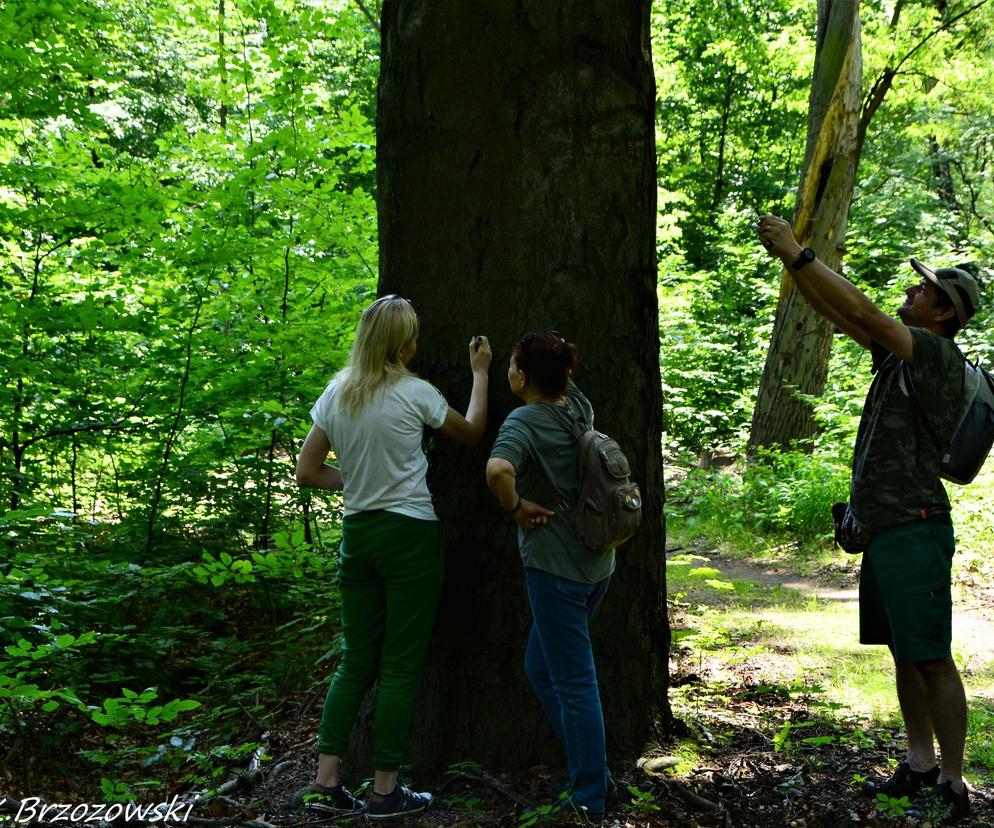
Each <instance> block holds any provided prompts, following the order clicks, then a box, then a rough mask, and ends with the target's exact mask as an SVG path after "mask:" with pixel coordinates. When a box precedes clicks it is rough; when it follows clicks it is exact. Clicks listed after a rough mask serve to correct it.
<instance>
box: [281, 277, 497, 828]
mask: <svg viewBox="0 0 994 828" xmlns="http://www.w3.org/2000/svg"><path fill="white" fill-rule="evenodd" d="M417 346H418V318H417V314H416V313H415V312H414V309H413V308H412V307H411V305H410V303H409V302H407V301H406V300H405V299H402V298H400V297H399V296H393V295H391V296H384V297H382V298H380V299H377V300H376V301H375V302H373V304H372V305H370V306H369V307H368V308H366V310H365V311H364V312H363V314H362V319H361V320H360V322H359V327H358V329H357V330H356V336H355V341H354V343H353V345H352V350H351V352H350V354H349V360H348V364H347V365H346V366H345V368H344V369H342V370H341V371H340V372H339V373H338V374H336V375H335V377H334V379H332V381H331V383H330V384H329V385H328V387H327V388H326V389H325V391H324V393H323V394H322V395H321V397H320V399H319V400H318V401H317V402H316V403H315V404H314V407H313V408H312V409H311V419H312V420H313V421H314V425H313V426H312V427H311V430H310V433H309V434H308V435H307V438H306V439H305V440H304V445H303V448H302V449H301V450H300V458H299V460H298V462H297V483H298V485H300V486H311V487H314V488H319V489H343V490H344V500H345V518H344V521H343V526H342V543H341V547H340V550H339V555H340V559H339V569H338V576H339V586H340V589H341V600H342V633H343V637H344V645H343V652H342V660H341V662H340V663H339V665H338V669H337V670H336V671H335V675H334V678H333V679H332V682H331V687H330V688H329V689H328V696H327V698H326V700H325V704H324V712H323V714H322V717H321V726H320V729H319V732H318V741H317V746H318V772H317V779H316V781H315V784H314V785H311V786H310V787H309V788H306V789H305V790H303V791H300V792H299V793H298V796H297V797H296V798H297V799H298V800H300V799H302V798H303V797H305V796H306V797H307V801H308V802H309V803H310V805H311V806H312V807H316V808H319V809H321V810H324V811H327V812H330V813H335V814H358V813H362V812H363V811H365V812H366V813H367V815H368V816H369V818H370V819H387V818H390V817H395V816H401V815H404V814H412V813H416V812H418V811H422V810H424V809H425V808H427V807H428V806H429V805H430V804H431V801H432V796H431V794H428V793H415V792H412V791H409V790H407V788H404V787H401V786H399V785H398V784H397V772H398V768H399V767H400V764H401V762H402V760H403V756H404V753H405V751H406V748H407V740H408V732H409V729H410V722H411V714H412V711H413V706H414V694H415V686H416V684H417V681H418V678H419V677H420V675H421V670H422V667H423V664H424V658H425V654H426V652H427V649H428V641H429V638H430V636H431V628H432V624H433V621H434V617H435V608H436V606H437V604H438V599H439V596H440V595H441V590H442V566H443V561H442V542H441V532H440V530H439V526H438V518H437V517H436V515H435V510H434V508H433V507H432V500H431V494H430V493H429V491H428V486H427V484H426V482H425V475H426V473H427V471H428V463H427V460H426V458H425V455H424V452H423V451H422V447H421V444H422V437H423V431H424V427H425V426H430V427H431V428H434V429H438V430H439V431H441V432H442V434H445V435H446V436H448V437H450V438H451V439H453V440H455V441H457V442H460V443H465V444H469V445H471V444H474V443H476V442H478V441H479V439H480V437H481V436H482V434H483V429H484V427H485V425H486V418H487V370H488V368H489V366H490V361H491V353H490V344H489V343H488V341H487V339H486V338H485V337H473V339H472V340H470V345H469V362H470V366H471V368H472V371H473V390H472V392H471V394H470V400H469V407H468V408H467V410H466V414H465V416H464V415H462V414H460V413H459V412H457V411H455V410H454V409H452V408H451V407H450V406H449V405H448V403H446V401H445V399H444V398H443V397H442V395H441V394H440V393H439V392H438V390H436V389H435V388H434V387H433V386H432V385H430V384H429V383H427V382H425V381H424V380H422V379H419V378H418V377H416V376H415V375H414V374H412V373H411V372H410V370H408V366H409V365H410V363H411V360H412V359H414V354H415V353H416V351H417ZM331 451H334V453H335V458H336V460H337V464H338V465H337V467H336V466H332V465H329V464H328V463H327V462H326V460H327V458H328V454H329V453H330V452H331ZM376 680H378V681H379V684H378V687H377V692H376V713H375V718H374V721H373V766H374V768H375V775H374V779H373V790H372V792H371V794H370V795H369V800H368V803H366V804H363V803H362V802H360V801H358V800H357V799H356V798H355V797H353V796H352V794H351V793H350V792H349V791H348V790H346V789H345V788H344V787H342V785H341V783H340V781H339V770H340V768H341V764H342V754H343V753H344V752H345V749H346V747H347V745H348V740H349V735H350V734H351V731H352V726H353V724H354V721H355V717H356V713H357V712H358V709H359V704H360V703H361V701H362V699H363V697H364V696H365V694H366V691H367V690H368V689H369V688H370V686H371V685H372V684H373V682H374V681H376Z"/></svg>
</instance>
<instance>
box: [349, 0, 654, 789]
mask: <svg viewBox="0 0 994 828" xmlns="http://www.w3.org/2000/svg"><path fill="white" fill-rule="evenodd" d="M648 21H649V3H648V2H642V1H641V0H639V2H625V3H618V2H616V0H587V2H583V3H579V2H570V1H569V0H540V1H539V0H534V2H529V1H528V0H519V1H518V2H508V1H507V0H476V2H472V3H467V2H464V0H431V2H428V0H392V2H391V0H387V2H385V3H384V5H383V18H382V43H383V46H382V58H383V60H382V68H381V77H380V87H379V110H378V115H377V136H378V137H377V140H378V144H377V147H378V149H377V152H378V158H377V162H378V187H379V221H380V284H379V290H380V293H381V294H383V293H399V294H401V295H404V296H407V297H409V298H411V299H412V301H414V303H415V306H416V307H417V308H418V309H419V312H420V314H421V316H422V334H421V339H420V341H419V346H418V348H419V350H418V356H417V358H416V360H415V363H414V366H413V367H414V369H415V370H416V371H418V372H419V373H420V374H421V375H422V376H425V377H426V378H428V379H430V380H431V381H432V382H434V383H435V384H436V385H437V386H438V387H439V388H440V389H441V391H442V392H443V393H444V394H445V395H446V397H447V398H448V399H449V401H450V402H451V403H452V404H453V405H454V406H455V407H458V408H462V407H463V406H465V404H466V401H467V398H468V394H469V388H470V372H469V368H468V357H467V343H468V341H469V339H470V337H471V336H472V335H474V334H478V333H483V334H487V335H488V336H489V337H490V338H491V341H492V343H493V350H494V354H495V356H494V364H493V368H492V369H491V375H490V420H489V424H488V427H487V433H486V435H485V437H484V439H483V440H482V442H481V445H480V446H479V447H477V448H475V449H466V448H462V447H457V446H454V445H453V444H451V443H449V442H448V441H446V440H444V438H436V439H435V440H434V444H433V446H432V448H431V449H430V453H429V457H430V461H431V472H430V475H429V485H430V486H431V488H432V490H433V492H434V494H435V497H436V502H437V510H438V512H439V515H440V517H441V519H442V521H443V526H444V533H445V539H446V566H447V571H446V587H445V593H444V596H443V599H442V606H441V608H440V610H439V614H438V620H437V624H436V632H435V637H434V640H433V644H432V651H431V655H430V657H429V665H428V669H427V672H426V676H425V680H424V682H423V687H422V691H421V695H420V703H419V708H418V713H417V714H416V721H415V725H414V734H413V738H412V741H411V750H410V759H411V763H412V765H413V766H414V768H415V769H416V770H417V771H418V772H420V773H433V772H437V771H439V770H443V769H444V768H445V767H446V766H448V765H449V764H451V763H453V762H458V761H467V760H472V761H476V762H480V763H481V764H483V765H485V766H487V767H491V768H514V767H518V768H520V767H525V766H528V765H531V764H534V763H537V762H551V763H553V764H560V765H561V764H562V754H561V751H560V749H559V746H558V745H557V744H556V742H555V738H554V736H553V734H552V730H551V729H550V728H549V726H548V724H547V723H546V722H545V721H544V719H543V716H542V714H541V711H540V709H539V706H538V704H537V702H536V700H535V699H534V697H533V695H532V693H531V690H530V688H529V687H528V684H527V681H526V678H525V675H524V669H523V663H522V662H523V654H524V646H525V640H526V635H527V631H528V628H529V625H530V614H529V610H528V606H527V601H526V597H525V593H524V585H523V576H522V572H521V564H520V561H519V558H518V554H517V549H516V543H515V537H514V532H513V531H512V527H513V524H511V523H510V522H509V521H508V519H507V518H505V517H504V516H503V515H502V514H501V512H500V510H499V509H498V507H497V505H496V502H495V501H494V499H493V498H492V496H491V495H490V494H489V492H488V491H487V489H486V485H485V481H484V475H483V468H484V464H485V461H486V458H487V455H488V452H489V448H490V446H491V445H492V442H493V439H494V436H495V434H496V431H497V428H498V426H499V425H500V423H501V422H502V421H503V419H504V417H505V416H506V415H507V413H508V412H509V411H510V410H511V408H512V407H513V406H514V405H515V404H516V401H515V400H514V399H513V398H512V397H511V395H510V392H509V390H508V388H507V381H506V379H505V375H506V370H507V361H508V357H509V353H510V346H511V344H512V342H513V341H514V340H515V339H516V338H517V337H519V336H521V335H522V334H523V333H525V332H527V331H529V330H545V329H549V328H555V329H557V330H559V331H561V332H562V333H563V335H564V336H566V337H568V338H569V339H571V340H572V341H574V342H576V343H577V346H578V348H579V354H580V362H579V367H578V369H577V371H576V373H575V378H576V381H577V384H578V385H579V386H580V387H581V388H582V389H583V390H584V392H586V394H587V395H588V396H589V397H590V399H591V401H592V403H593V405H594V409H595V411H596V418H597V425H598V426H599V427H600V428H602V429H603V430H605V431H607V432H608V433H609V434H611V435H612V436H614V437H616V438H617V439H618V440H619V441H620V442H621V444H622V446H623V447H625V448H626V450H627V452H628V455H629V457H630V458H631V460H632V462H633V465H634V477H635V478H636V479H637V481H638V482H639V484H640V485H641V486H642V489H643V492H644V494H645V503H646V511H645V522H644V525H643V528H642V529H641V531H640V533H639V535H638V536H637V537H636V538H635V539H634V540H633V541H632V542H631V543H629V544H628V545H626V547H625V548H624V550H623V551H622V552H620V553H619V555H618V568H617V572H616V575H615V579H614V582H613V584H612V586H611V590H610V591H609V593H608V596H607V599H606V600H605V603H604V605H603V607H602V610H601V613H600V615H599V616H598V617H597V618H596V619H595V623H594V625H593V627H594V647H595V654H596V658H597V664H598V669H599V674H600V682H601V687H602V697H603V700H604V704H605V710H606V721H607V729H608V746H609V751H610V754H611V756H613V757H614V758H615V759H619V758H622V757H624V758H632V757H635V756H637V755H638V753H639V751H640V750H641V749H642V747H643V745H644V744H645V743H646V741H647V740H650V739H651V738H652V737H653V736H654V724H655V723H657V722H659V721H662V722H663V723H664V724H665V723H667V722H668V715H669V708H668V705H667V701H666V688H667V679H668V674H667V653H668V647H669V627H668V624H667V619H666V614H665V601H664V598H665V583H664V558H663V546H664V531H663V525H662V497H663V488H662V461H661V457H660V433H661V399H660V396H661V394H660V382H659V364H658V354H659V334H658V316H657V314H658V311H657V303H656V293H655V285H656V275H655V246H654V229H655V187H656V175H655V162H654V137H653V101H654V83H653V76H652V67H651V62H650V56H649V51H648V50H649V38H648ZM366 738H367V737H365V736H363V735H362V734H361V729H360V735H359V736H358V737H357V738H356V739H355V740H354V742H355V745H354V748H353V754H352V757H351V761H350V764H351V765H352V766H353V767H354V772H355V773H363V772H365V768H368V765H367V764H365V759H366V750H367V746H366V743H365V739H366ZM356 765H358V766H356Z"/></svg>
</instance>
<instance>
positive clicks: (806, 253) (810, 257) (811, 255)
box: [790, 247, 818, 270]
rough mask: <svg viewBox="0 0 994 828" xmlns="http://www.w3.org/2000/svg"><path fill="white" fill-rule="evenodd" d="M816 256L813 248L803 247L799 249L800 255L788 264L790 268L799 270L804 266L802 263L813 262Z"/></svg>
mask: <svg viewBox="0 0 994 828" xmlns="http://www.w3.org/2000/svg"><path fill="white" fill-rule="evenodd" d="M817 258H818V257H817V256H815V252H814V250H812V249H811V248H810V247H805V248H804V249H803V250H802V251H801V253H800V255H799V256H798V257H797V261H796V262H794V264H792V265H791V266H790V269H791V270H800V269H801V268H802V267H804V265H806V264H811V262H813V261H814V260H815V259H817Z"/></svg>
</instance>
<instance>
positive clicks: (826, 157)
mask: <svg viewBox="0 0 994 828" xmlns="http://www.w3.org/2000/svg"><path fill="white" fill-rule="evenodd" d="M861 83H862V59H861V52H860V28H859V3H858V2H856V0H819V2H818V42H817V52H816V57H815V68H814V76H813V78H812V82H811V98H810V102H809V103H810V109H809V113H808V138H807V149H806V151H805V162H804V168H803V171H802V174H801V184H800V187H799V188H798V193H797V204H796V207H795V209H794V217H793V226H794V235H795V236H796V237H797V240H798V241H799V242H800V243H801V244H802V245H803V246H805V247H811V248H812V249H813V250H814V251H815V253H817V254H818V257H819V258H820V259H821V260H822V261H823V262H825V263H826V264H827V265H828V266H829V267H831V268H832V269H833V270H838V269H839V267H840V265H841V262H842V256H843V253H844V243H845V236H846V227H847V225H848V222H849V205H850V204H851V202H852V191H853V181H854V179H855V176H856V167H857V166H858V164H859V149H860V142H859V140H858V131H859V121H860V86H861ZM832 333H833V330H832V327H831V326H830V325H829V324H828V322H826V321H825V319H824V318H822V317H821V316H819V315H818V314H817V313H815V311H814V310H813V309H812V308H811V306H810V305H809V304H808V303H807V302H806V301H805V300H804V299H803V297H802V296H801V294H800V292H799V291H798V290H797V289H796V288H795V287H794V282H793V279H791V277H790V274H789V273H788V272H787V271H786V270H784V272H783V277H782V280H781V283H780V301H779V303H778V305H777V315H776V319H775V320H774V323H773V335H772V337H771V339H770V347H769V350H768V351H767V355H766V365H765V367H764V369H763V379H762V381H761V383H760V386H759V393H758V395H757V398H756V408H755V410H754V411H753V417H752V428H751V430H750V435H749V446H750V448H756V447H758V446H770V445H780V446H787V445H789V444H790V443H791V442H792V441H794V440H803V439H806V438H808V437H811V436H812V435H813V434H814V431H815V423H814V417H813V412H812V408H811V405H810V403H808V402H806V401H805V400H804V399H803V398H802V397H801V396H799V394H800V395H813V396H818V395H820V394H821V393H822V392H823V391H824V389H825V378H826V376H827V374H828V358H829V354H830V353H831V348H832Z"/></svg>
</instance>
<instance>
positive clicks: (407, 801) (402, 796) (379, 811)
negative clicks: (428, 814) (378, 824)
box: [366, 785, 434, 819]
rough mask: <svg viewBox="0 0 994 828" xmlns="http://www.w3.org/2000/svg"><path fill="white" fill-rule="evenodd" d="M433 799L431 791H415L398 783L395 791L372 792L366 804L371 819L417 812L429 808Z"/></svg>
mask: <svg viewBox="0 0 994 828" xmlns="http://www.w3.org/2000/svg"><path fill="white" fill-rule="evenodd" d="M433 799H434V797H433V796H432V795H431V794H430V793H415V792H414V791H409V790H407V788H404V787H401V786H400V785H398V786H397V787H396V788H394V789H393V793H389V794H378V793H375V792H374V793H371V794H370V795H369V802H368V803H367V805H366V816H367V817H369V818H370V819H392V818H393V817H399V816H407V815H408V814H417V813H420V812H421V811H424V810H426V809H428V808H429V807H430V806H431V803H432V800H433Z"/></svg>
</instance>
